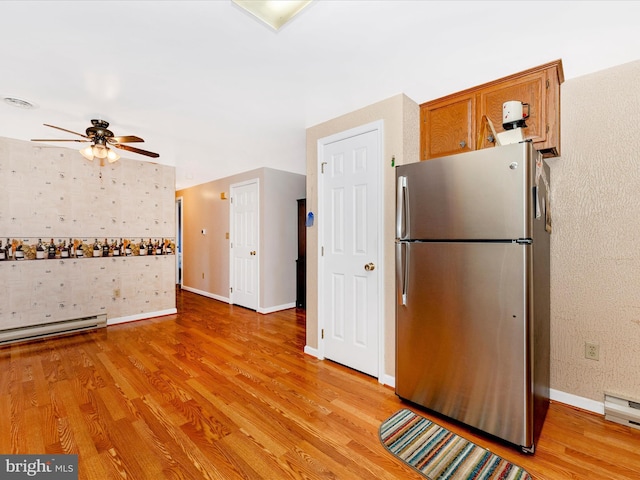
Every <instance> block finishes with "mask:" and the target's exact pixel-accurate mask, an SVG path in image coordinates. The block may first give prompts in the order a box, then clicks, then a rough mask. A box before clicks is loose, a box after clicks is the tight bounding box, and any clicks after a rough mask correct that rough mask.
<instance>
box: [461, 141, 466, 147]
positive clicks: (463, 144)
mask: <svg viewBox="0 0 640 480" xmlns="http://www.w3.org/2000/svg"><path fill="white" fill-rule="evenodd" d="M466 146H467V142H465V141H464V140H462V141H461V142H460V148H464V147H466Z"/></svg>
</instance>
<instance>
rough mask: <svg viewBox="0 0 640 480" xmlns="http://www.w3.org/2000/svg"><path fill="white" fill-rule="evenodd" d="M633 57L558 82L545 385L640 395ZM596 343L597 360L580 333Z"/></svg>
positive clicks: (639, 161)
mask: <svg viewBox="0 0 640 480" xmlns="http://www.w3.org/2000/svg"><path fill="white" fill-rule="evenodd" d="M639 125H640V61H636V62H633V63H630V64H625V65H620V66H618V67H615V68H611V69H607V70H603V71H600V72H597V73H594V74H591V75H586V76H583V77H579V78H575V79H572V80H569V81H567V82H565V83H564V84H563V85H562V156H561V157H559V158H557V159H553V160H551V161H550V162H549V163H550V165H551V166H552V168H551V181H552V200H553V203H554V212H553V215H554V227H553V228H554V230H553V234H552V236H551V342H552V345H551V346H552V348H551V387H552V388H553V389H556V390H559V391H562V392H566V393H570V394H574V395H577V396H580V397H584V398H588V399H592V400H596V401H599V402H602V401H603V393H604V392H612V393H617V394H619V395H623V396H629V397H631V398H635V399H640V373H639V372H640V247H639V243H638V242H639V239H640V153H639V152H640V133H639V132H640V127H639ZM585 342H594V343H597V344H599V345H600V361H597V362H596V361H593V360H587V359H585V357H584V343H585Z"/></svg>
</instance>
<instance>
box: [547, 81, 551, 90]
mask: <svg viewBox="0 0 640 480" xmlns="http://www.w3.org/2000/svg"><path fill="white" fill-rule="evenodd" d="M549 86H551V84H550V83H549V80H547V90H549Z"/></svg>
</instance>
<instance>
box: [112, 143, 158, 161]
mask: <svg viewBox="0 0 640 480" xmlns="http://www.w3.org/2000/svg"><path fill="white" fill-rule="evenodd" d="M114 147H116V148H121V149H122V150H127V151H129V152H133V153H139V154H140V155H146V156H147V157H152V158H158V157H159V156H160V154H158V153H153V152H148V151H146V150H142V149H140V148H136V147H131V146H129V145H121V144H119V143H117V144H115V145H114Z"/></svg>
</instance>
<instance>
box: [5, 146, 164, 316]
mask: <svg viewBox="0 0 640 480" xmlns="http://www.w3.org/2000/svg"><path fill="white" fill-rule="evenodd" d="M174 236H175V168H174V167H170V166H165V165H159V164H154V163H151V162H143V161H134V160H127V159H121V160H119V161H118V162H116V163H114V164H106V165H105V166H100V164H99V162H98V161H97V160H96V161H94V162H89V161H87V160H85V159H84V158H83V157H82V156H81V155H80V154H79V153H78V151H77V150H74V149H69V148H58V147H49V146H44V145H41V144H35V143H32V142H25V141H21V140H13V139H7V138H0V240H2V242H3V245H4V244H6V240H7V238H10V239H11V241H12V242H13V240H18V241H23V243H25V244H35V243H36V242H37V241H38V239H39V238H42V240H43V242H49V240H50V239H51V238H53V239H54V240H55V241H56V243H57V242H58V240H59V239H63V240H67V242H68V240H69V239H70V238H73V239H79V240H84V243H85V244H86V243H93V241H94V239H98V240H100V241H103V240H104V239H105V238H109V239H113V238H116V239H118V240H119V239H120V238H125V239H130V240H132V241H135V242H136V243H139V242H140V240H141V239H144V240H145V243H146V242H147V240H148V239H149V238H152V239H170V240H171V241H173V239H174ZM0 285H4V286H5V289H4V293H5V295H4V299H5V300H6V301H4V300H3V301H2V302H0V328H13V327H16V326H20V325H27V324H38V323H43V322H48V321H57V320H65V319H69V318H77V317H78V316H86V315H94V314H100V313H106V314H107V318H108V320H111V321H118V320H119V319H123V318H124V319H126V318H129V317H130V318H143V317H144V315H147V316H153V315H155V314H158V313H169V312H171V311H175V290H174V288H175V256H173V255H158V256H155V255H154V256H151V257H141V256H131V257H120V258H116V257H108V258H81V259H75V258H69V259H61V258H57V259H55V260H53V259H51V260H49V259H46V260H24V261H16V260H9V261H0Z"/></svg>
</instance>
